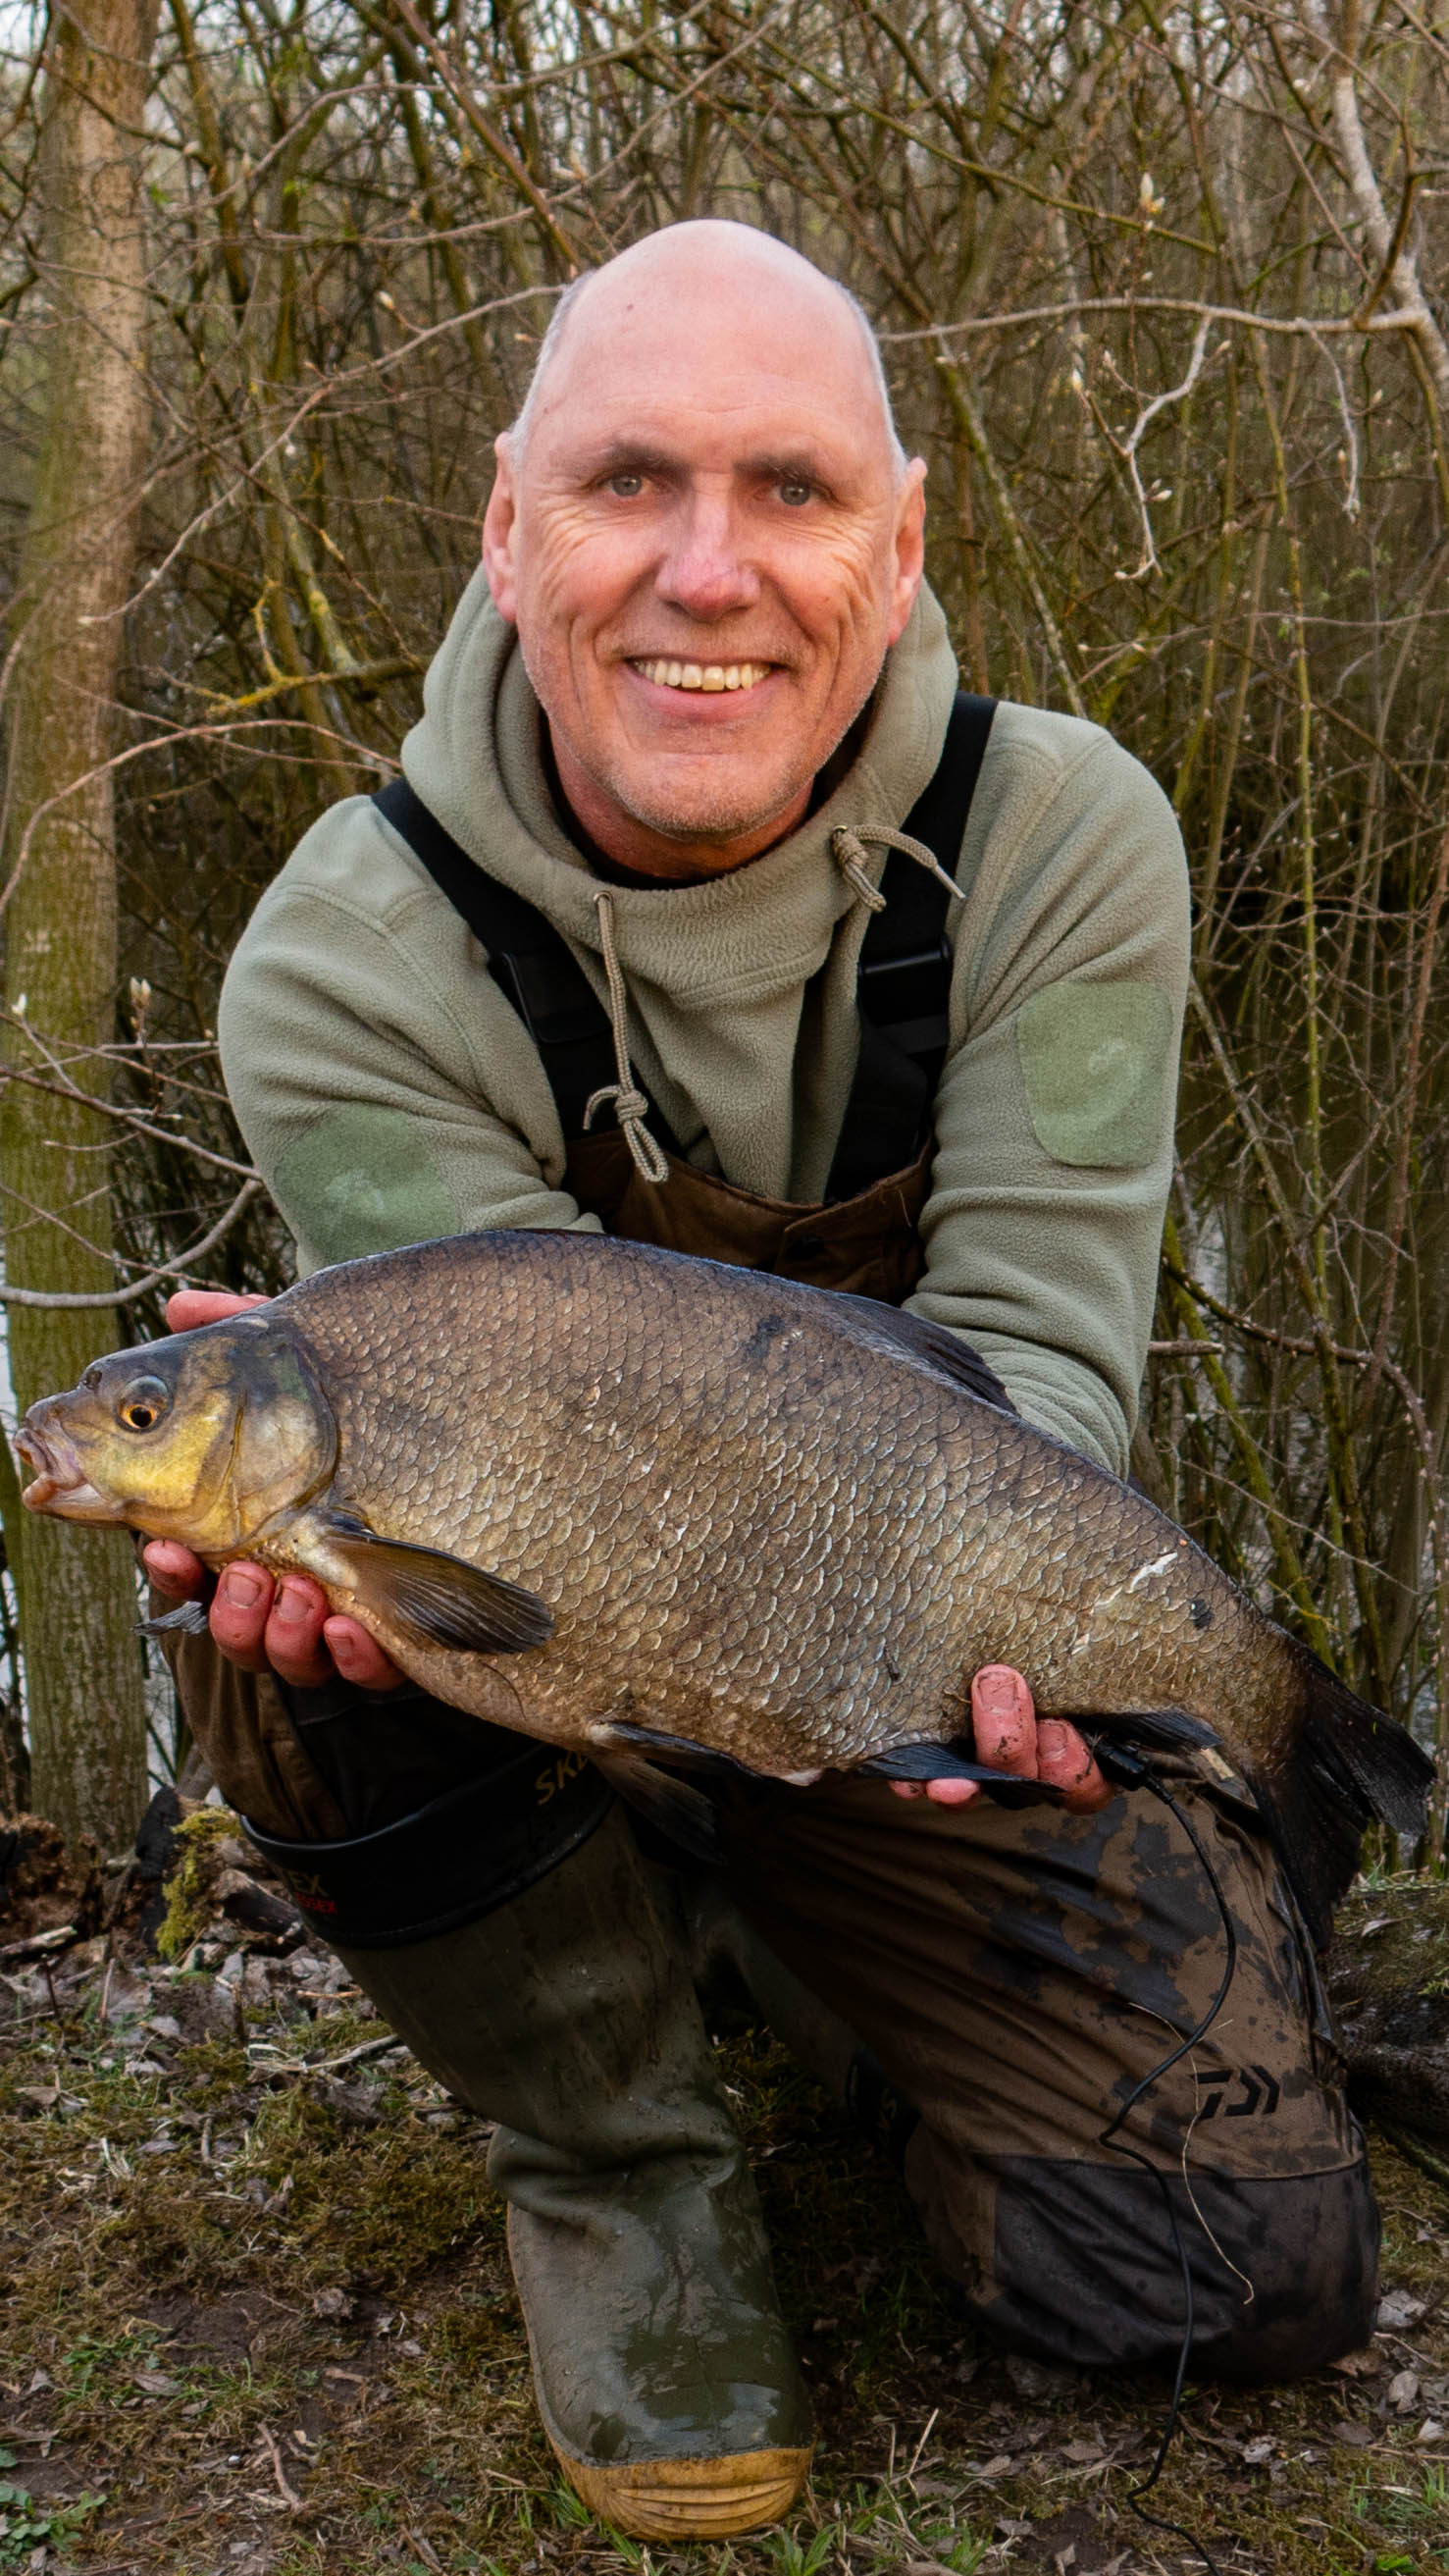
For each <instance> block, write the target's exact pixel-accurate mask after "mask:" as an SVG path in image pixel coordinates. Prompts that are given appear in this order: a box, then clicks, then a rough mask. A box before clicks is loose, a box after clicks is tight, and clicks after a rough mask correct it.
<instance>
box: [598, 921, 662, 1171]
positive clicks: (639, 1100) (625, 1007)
mask: <svg viewBox="0 0 1449 2576" xmlns="http://www.w3.org/2000/svg"><path fill="white" fill-rule="evenodd" d="M594 910H595V911H596V912H597V914H598V916H599V948H600V951H601V953H602V955H603V960H604V973H605V975H606V976H607V977H608V981H609V1028H610V1032H611V1034H612V1036H613V1040H614V1069H615V1071H616V1073H617V1074H618V1077H619V1079H618V1081H617V1082H606V1083H605V1084H604V1085H603V1087H602V1089H601V1090H599V1091H596V1092H594V1093H592V1095H591V1096H590V1098H589V1099H588V1100H587V1101H586V1102H585V1104H584V1130H585V1133H587V1131H588V1130H589V1128H590V1127H592V1125H593V1123H594V1117H595V1113H596V1112H597V1111H598V1110H600V1109H604V1108H607V1107H608V1106H609V1105H610V1104H612V1106H613V1111H614V1116H615V1117H616V1118H617V1120H618V1122H619V1126H620V1130H621V1132H622V1134H623V1138H624V1142H625V1144H626V1145H627V1146H628V1148H629V1151H630V1153H631V1154H632V1156H633V1158H634V1168H635V1170H636V1171H637V1172H638V1174H639V1176H640V1179H641V1180H645V1181H650V1182H652V1183H653V1186H654V1187H655V1189H659V1188H661V1187H662V1185H663V1183H664V1182H665V1181H667V1180H668V1178H669V1165H668V1162H667V1160H666V1159H665V1156H664V1153H663V1151H662V1149H661V1148H660V1146H659V1145H658V1144H656V1142H655V1140H654V1138H653V1137H652V1136H651V1135H650V1133H649V1130H648V1128H647V1127H646V1126H645V1124H644V1120H645V1118H646V1116H647V1115H648V1110H649V1102H648V1100H647V1099H646V1097H645V1095H644V1093H643V1092H642V1091H641V1090H640V1089H639V1086H638V1084H637V1083H636V1082H635V1080H634V1068H633V1066H632V1065H631V1064H630V1062H629V996H628V994H627V993H626V992H625V990H624V978H623V974H622V973H621V971H620V967H619V952H618V949H617V947H616V945H615V942H614V898H613V896H612V895H611V894H610V892H609V889H608V887H607V886H600V888H599V890H598V892H597V894H596V895H595V896H594Z"/></svg>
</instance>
